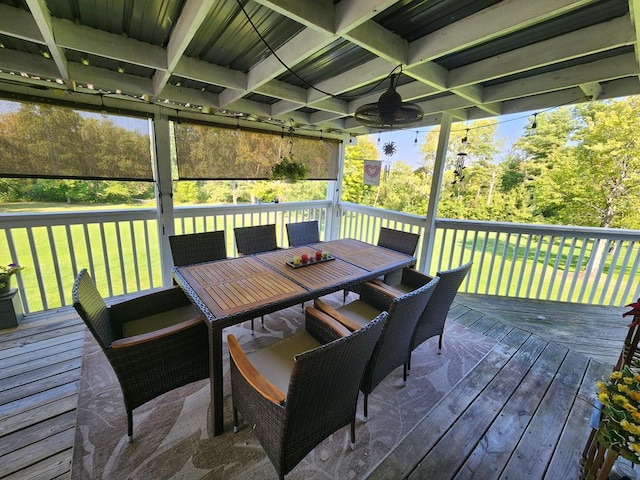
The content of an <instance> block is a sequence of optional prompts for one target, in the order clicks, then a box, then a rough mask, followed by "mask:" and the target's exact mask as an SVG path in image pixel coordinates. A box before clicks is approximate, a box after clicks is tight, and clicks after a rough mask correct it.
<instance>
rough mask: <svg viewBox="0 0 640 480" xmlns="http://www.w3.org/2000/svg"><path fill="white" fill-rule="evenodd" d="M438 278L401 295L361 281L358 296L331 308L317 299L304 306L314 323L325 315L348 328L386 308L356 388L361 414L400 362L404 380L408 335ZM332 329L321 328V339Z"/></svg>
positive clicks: (365, 414)
mask: <svg viewBox="0 0 640 480" xmlns="http://www.w3.org/2000/svg"><path fill="white" fill-rule="evenodd" d="M438 282H439V279H437V278H434V279H432V280H431V281H430V282H428V283H427V284H425V285H422V286H420V287H418V288H417V289H415V290H414V291H412V292H409V293H405V294H404V295H401V296H394V295H392V294H390V293H389V292H388V291H387V290H386V289H385V288H381V287H379V286H378V285H376V284H374V283H370V282H366V283H364V284H363V285H362V288H361V291H360V299H359V300H356V301H354V302H351V303H348V304H347V305H344V306H342V307H340V308H338V309H334V308H332V307H331V306H329V305H328V304H326V303H325V302H323V301H322V300H321V299H317V300H316V301H315V308H311V307H307V311H306V321H307V323H308V324H314V323H317V322H318V321H320V320H322V319H325V316H326V315H328V316H329V317H331V318H334V319H336V320H338V321H339V322H340V323H342V324H343V325H344V326H345V327H347V328H348V329H349V330H351V331H353V330H356V329H358V328H361V327H362V325H365V324H366V323H367V322H370V321H371V319H373V318H375V317H376V316H377V315H378V314H379V313H380V312H381V311H384V310H386V311H388V312H389V317H388V318H387V321H386V322H385V325H384V328H383V330H382V333H381V334H380V339H379V340H378V343H377V345H376V348H375V349H374V351H373V354H372V355H371V360H370V361H369V364H368V365H367V369H366V370H365V373H364V376H363V378H362V384H361V385H360V390H361V391H362V393H363V394H364V417H365V419H366V418H367V417H368V397H369V394H370V393H371V392H372V391H373V390H374V389H375V388H376V386H378V384H379V383H380V382H381V381H382V380H384V379H385V378H386V376H387V375H389V373H391V372H392V371H393V370H395V369H396V368H397V367H399V366H400V365H403V366H404V371H403V380H404V381H406V380H407V367H408V366H407V361H408V359H409V357H410V352H411V339H412V335H413V332H414V330H415V327H416V324H417V323H418V320H419V319H420V315H421V314H422V312H423V310H424V307H425V305H426V304H427V302H428V301H429V298H430V297H431V296H432V294H433V292H434V290H435V289H436V285H437V284H438ZM331 338H332V332H330V331H325V336H324V337H322V338H321V340H323V341H328V340H331Z"/></svg>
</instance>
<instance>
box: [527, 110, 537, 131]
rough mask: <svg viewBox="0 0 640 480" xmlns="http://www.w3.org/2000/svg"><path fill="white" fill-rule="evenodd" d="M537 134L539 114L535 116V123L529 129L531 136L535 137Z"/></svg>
mask: <svg viewBox="0 0 640 480" xmlns="http://www.w3.org/2000/svg"><path fill="white" fill-rule="evenodd" d="M536 133H538V112H536V113H534V114H533V123H532V124H531V128H530V129H529V134H530V135H535V134H536Z"/></svg>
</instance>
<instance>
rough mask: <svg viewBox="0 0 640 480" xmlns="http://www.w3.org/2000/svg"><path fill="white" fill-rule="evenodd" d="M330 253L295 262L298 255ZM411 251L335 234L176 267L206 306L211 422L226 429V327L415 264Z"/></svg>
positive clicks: (178, 279) (188, 289) (216, 432)
mask: <svg viewBox="0 0 640 480" xmlns="http://www.w3.org/2000/svg"><path fill="white" fill-rule="evenodd" d="M316 251H325V252H328V253H329V259H327V260H325V261H320V262H315V261H314V262H313V263H310V264H308V265H304V266H301V267H296V266H294V265H293V264H292V260H293V258H294V257H295V256H302V255H303V254H307V255H309V256H311V255H314V254H315V252H316ZM415 262H416V259H415V258H414V257H412V256H409V255H405V254H402V253H398V252H396V251H393V250H389V249H387V248H384V247H378V246H375V245H370V244H368V243H364V242H361V241H359V240H354V239H342V240H332V241H329V242H321V243H318V244H312V245H307V246H301V247H294V248H289V249H282V250H273V251H270V252H266V253H260V254H257V255H251V256H245V257H239V258H230V259H226V260H218V261H215V262H206V263H200V264H197V265H187V266H182V267H174V269H173V276H174V278H175V280H176V282H177V283H178V285H180V287H181V288H182V289H183V290H184V292H185V293H186V294H187V296H188V297H189V298H190V299H191V301H192V302H193V303H194V304H195V305H196V306H198V308H199V309H200V310H201V311H202V313H203V315H204V317H205V320H206V322H207V326H208V331H209V348H210V351H209V361H210V371H211V374H210V388H211V424H210V429H211V431H212V432H211V433H212V434H213V435H220V434H221V433H223V432H224V411H223V402H224V395H223V358H222V330H223V329H224V328H225V327H228V326H231V325H236V324H238V323H241V322H243V321H246V320H250V319H252V318H256V317H259V316H261V315H266V314H268V313H272V312H275V311H278V310H281V309H283V308H287V307H290V306H292V305H297V304H300V303H303V302H305V301H307V300H312V299H314V298H318V297H320V296H322V295H326V294H329V293H333V292H336V291H339V290H342V289H344V288H346V287H349V286H352V285H355V284H358V283H361V282H365V281H367V280H371V279H374V278H376V277H379V276H381V275H384V274H386V273H390V272H392V271H394V270H398V269H401V268H403V267H407V266H413V265H415Z"/></svg>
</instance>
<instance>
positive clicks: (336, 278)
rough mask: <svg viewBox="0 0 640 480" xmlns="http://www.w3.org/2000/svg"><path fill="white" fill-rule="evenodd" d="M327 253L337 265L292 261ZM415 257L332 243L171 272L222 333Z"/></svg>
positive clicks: (344, 242)
mask: <svg viewBox="0 0 640 480" xmlns="http://www.w3.org/2000/svg"><path fill="white" fill-rule="evenodd" d="M316 250H325V251H329V252H330V253H331V254H332V255H333V256H335V257H336V259H335V260H332V261H328V262H322V263H315V264H312V265H308V266H305V267H302V268H293V267H291V266H289V265H287V262H290V261H291V260H292V259H293V257H294V256H299V255H302V253H307V254H309V255H311V254H313V253H314V252H315V251H316ZM414 263H415V258H413V257H411V256H409V255H404V254H402V253H398V252H395V251H393V250H389V249H386V248H383V247H377V246H375V245H370V244H367V243H364V242H360V241H358V240H354V239H344V240H333V241H329V242H322V243H319V244H315V245H308V246H302V247H294V248H289V249H283V250H274V251H271V252H266V253H260V254H257V255H251V256H246V257H239V258H231V259H227V260H218V261H215V262H206V263H201V264H197V265H188V266H183V267H175V268H174V270H173V271H174V278H175V279H176V281H177V282H178V284H179V285H180V286H181V287H182V288H183V290H184V291H185V293H186V294H187V295H188V296H189V297H190V298H191V300H192V301H193V302H194V303H195V304H196V305H197V306H198V307H199V308H200V309H201V310H202V312H203V313H204V315H205V317H206V318H207V319H208V320H209V322H211V323H212V324H213V323H215V324H216V325H217V326H219V327H220V328H222V327H224V326H228V325H232V324H234V323H238V322H239V321H243V320H248V319H251V318H254V317H257V316H259V315H262V314H266V313H269V312H271V311H276V310H280V309H282V308H285V307H288V306H291V305H295V304H296V303H301V302H303V301H307V300H310V299H312V298H315V297H317V296H320V295H325V294H327V293H331V292H334V291H338V290H341V289H342V288H344V287H346V286H349V285H352V284H355V283H358V282H360V281H364V280H368V279H370V278H374V277H376V276H378V275H380V274H382V273H387V272H388V271H391V270H394V269H398V268H402V267H404V266H409V265H413V264H414Z"/></svg>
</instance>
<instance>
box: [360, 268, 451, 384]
mask: <svg viewBox="0 0 640 480" xmlns="http://www.w3.org/2000/svg"><path fill="white" fill-rule="evenodd" d="M439 282H440V279H439V278H437V277H436V278H434V279H432V280H431V281H430V282H429V283H427V284H425V285H423V286H421V287H419V288H417V289H416V290H413V291H411V292H409V293H405V294H404V295H401V296H399V297H396V298H394V299H393V301H392V302H391V305H390V306H389V317H388V318H387V321H386V322H385V325H384V327H383V329H382V333H381V334H380V339H379V340H378V344H377V345H376V348H375V349H374V350H373V354H372V355H371V360H370V361H369V365H368V366H367V370H366V372H365V374H364V378H363V379H362V387H361V389H362V392H363V393H365V394H369V393H371V392H372V391H373V389H374V388H375V387H376V386H377V385H378V384H379V383H380V382H381V381H382V380H384V379H385V377H386V376H387V375H389V373H391V372H392V371H393V370H395V369H396V368H397V367H399V366H400V365H404V364H406V363H407V360H408V358H409V354H410V352H411V338H412V335H413V332H414V330H415V328H416V324H417V323H418V320H419V319H420V315H421V314H422V312H423V310H424V308H425V306H426V305H427V302H428V301H429V299H430V298H432V296H433V293H434V291H435V290H436V288H437V285H438V283H439Z"/></svg>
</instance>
